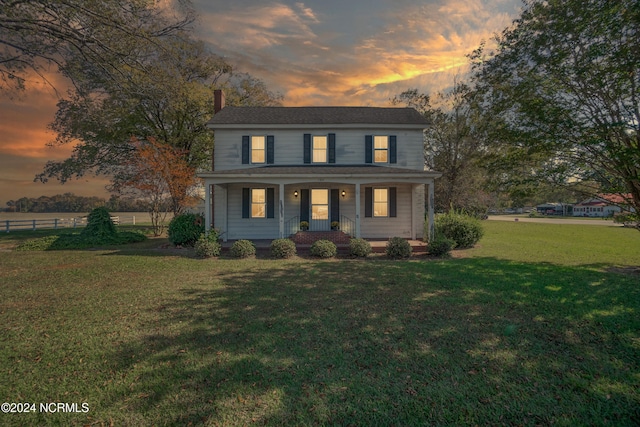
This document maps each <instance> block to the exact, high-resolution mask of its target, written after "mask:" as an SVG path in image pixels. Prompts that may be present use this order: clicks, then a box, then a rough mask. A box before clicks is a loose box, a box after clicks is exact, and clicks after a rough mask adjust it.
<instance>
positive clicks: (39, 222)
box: [0, 215, 136, 233]
mask: <svg viewBox="0 0 640 427" xmlns="http://www.w3.org/2000/svg"><path fill="white" fill-rule="evenodd" d="M111 220H112V221H113V223H114V224H116V225H119V224H132V225H135V224H136V217H135V215H133V216H122V215H121V216H112V217H111ZM86 225H87V217H76V218H44V219H7V220H2V221H0V227H2V228H4V231H5V232H6V233H9V232H11V231H21V230H32V231H35V230H44V229H55V230H57V229H58V228H78V227H84V226H86Z"/></svg>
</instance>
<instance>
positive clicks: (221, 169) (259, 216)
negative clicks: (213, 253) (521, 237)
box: [199, 91, 441, 241]
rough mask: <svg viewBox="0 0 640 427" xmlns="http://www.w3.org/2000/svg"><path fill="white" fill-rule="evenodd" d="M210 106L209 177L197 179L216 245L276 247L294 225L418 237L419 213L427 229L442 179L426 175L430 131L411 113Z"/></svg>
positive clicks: (399, 110)
mask: <svg viewBox="0 0 640 427" xmlns="http://www.w3.org/2000/svg"><path fill="white" fill-rule="evenodd" d="M215 99H216V106H215V111H216V113H215V115H214V117H213V118H212V119H211V120H210V121H209V123H208V127H209V128H210V129H212V130H213V131H214V133H215V153H214V156H213V162H212V170H211V171H208V172H203V173H200V174H199V176H200V177H201V178H202V179H203V180H204V184H205V220H206V226H207V228H210V227H215V228H217V229H219V230H220V233H221V236H222V238H223V240H225V241H226V240H228V239H231V240H234V239H275V238H281V237H287V236H290V235H292V234H295V233H296V232H297V231H299V230H300V229H301V227H302V229H308V230H309V231H328V230H331V229H332V228H333V229H336V228H339V229H340V230H342V231H344V232H346V233H347V234H349V235H351V236H352V237H363V238H388V237H392V236H400V237H405V238H411V239H416V238H421V237H423V229H424V221H425V205H426V206H427V207H426V210H427V218H428V219H429V224H433V206H434V204H433V194H434V193H433V183H434V179H436V178H438V177H440V176H441V174H440V173H438V172H434V171H428V170H425V166H424V155H423V130H424V128H425V127H426V126H428V124H429V123H428V122H427V121H426V119H425V118H424V117H423V116H421V115H420V114H419V113H418V112H417V111H416V110H415V109H412V108H374V107H231V106H228V107H225V106H224V94H223V93H222V92H219V91H218V92H216V97H215ZM425 186H426V187H427V188H426V191H425ZM425 194H426V195H427V196H426V197H427V199H428V200H427V203H425ZM425 237H427V236H425Z"/></svg>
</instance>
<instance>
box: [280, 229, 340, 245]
mask: <svg viewBox="0 0 640 427" xmlns="http://www.w3.org/2000/svg"><path fill="white" fill-rule="evenodd" d="M291 240H293V241H294V242H295V243H296V245H311V244H313V242H315V241H317V240H329V241H331V242H333V243H335V244H336V245H348V244H349V240H351V237H349V235H348V234H346V233H344V232H342V231H298V232H297V233H296V234H294V235H293V236H292V237H291Z"/></svg>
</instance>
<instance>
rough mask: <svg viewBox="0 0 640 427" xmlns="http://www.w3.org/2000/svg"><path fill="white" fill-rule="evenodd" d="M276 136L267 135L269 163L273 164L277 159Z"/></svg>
mask: <svg viewBox="0 0 640 427" xmlns="http://www.w3.org/2000/svg"><path fill="white" fill-rule="evenodd" d="M274 145H275V138H274V137H273V135H267V163H269V164H273V163H274V160H275V147H274Z"/></svg>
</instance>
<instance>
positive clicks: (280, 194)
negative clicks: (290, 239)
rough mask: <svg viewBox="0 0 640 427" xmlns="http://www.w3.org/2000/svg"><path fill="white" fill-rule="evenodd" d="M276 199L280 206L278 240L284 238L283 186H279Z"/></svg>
mask: <svg viewBox="0 0 640 427" xmlns="http://www.w3.org/2000/svg"><path fill="white" fill-rule="evenodd" d="M278 199H280V200H279V204H278V206H280V210H279V212H280V216H279V217H278V229H279V234H278V235H279V236H280V238H281V239H282V238H284V184H280V188H279V189H278Z"/></svg>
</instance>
